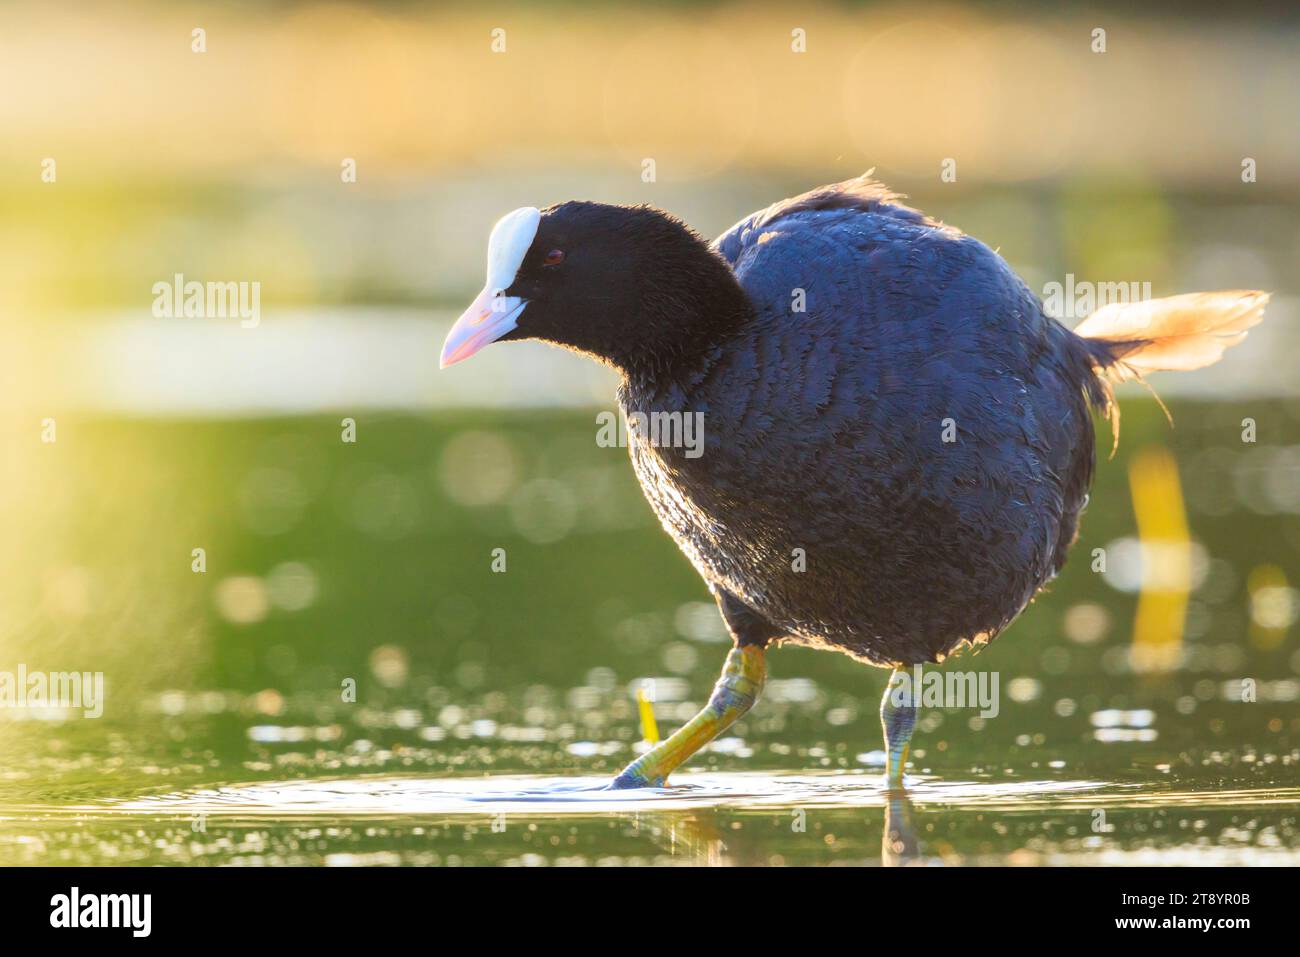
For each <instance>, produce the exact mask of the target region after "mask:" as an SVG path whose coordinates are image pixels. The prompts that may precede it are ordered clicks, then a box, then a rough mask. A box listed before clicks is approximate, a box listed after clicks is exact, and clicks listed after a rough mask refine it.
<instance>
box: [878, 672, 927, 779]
mask: <svg viewBox="0 0 1300 957" xmlns="http://www.w3.org/2000/svg"><path fill="white" fill-rule="evenodd" d="M919 693H920V689H919V688H913V687H912V683H911V680H910V678H909V676H908V674H907V672H905V671H901V670H895V671H894V672H893V673H892V674H891V675H890V676H889V683H888V684H887V685H885V696H884V697H883V698H881V699H880V726H881V727H882V728H884V730H885V783H887V784H888V785H889V787H891V788H901V787H902V786H903V768H904V767H905V766H906V765H907V752H908V746H909V743H910V742H911V740H912V729H913V728H914V727H916V712H917V700H918V698H919Z"/></svg>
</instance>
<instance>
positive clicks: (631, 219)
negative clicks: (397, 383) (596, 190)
mask: <svg viewBox="0 0 1300 957" xmlns="http://www.w3.org/2000/svg"><path fill="white" fill-rule="evenodd" d="M736 295H740V296H741V299H742V300H743V293H740V288H739V286H738V285H737V284H736V282H735V278H734V276H733V275H732V273H731V269H730V267H729V266H728V265H727V264H726V262H725V261H724V260H722V259H721V258H720V257H719V256H718V255H717V254H715V253H714V252H713V251H712V250H711V249H710V248H709V247H708V245H707V244H706V243H705V242H704V240H703V239H701V238H700V237H699V236H698V235H697V234H696V233H694V232H693V231H692V230H691V229H690V228H689V227H687V226H686V225H685V224H683V223H681V222H680V221H679V220H677V219H675V218H673V217H672V216H669V215H668V214H667V213H664V212H661V211H659V210H656V209H652V208H650V207H647V206H615V205H609V204H605V203H591V202H577V201H575V202H567V203H561V204H559V205H556V206H551V207H548V208H547V209H540V210H539V209H537V208H535V207H532V206H525V207H522V208H520V209H516V210H515V211H514V212H511V213H507V214H506V215H505V216H503V217H502V218H501V219H500V220H499V221H498V222H497V224H496V225H495V226H494V227H493V228H492V233H491V235H490V237H489V238H488V253H487V282H486V284H485V285H484V287H483V290H482V291H481V292H480V293H479V294H478V296H477V297H475V299H474V301H473V302H472V303H471V304H470V306H469V308H468V309H466V310H465V312H464V313H463V314H462V315H461V317H460V318H459V319H457V320H456V323H455V325H454V326H452V329H451V332H450V333H448V335H447V340H446V342H445V343H444V344H443V348H442V358H441V366H442V368H444V369H445V368H446V367H447V366H450V365H453V364H455V363H457V362H460V361H462V360H464V359H468V358H469V357H470V356H472V355H474V354H475V353H476V352H478V351H479V350H480V349H482V348H483V347H484V346H487V345H489V344H490V343H493V342H501V341H510V340H517V339H540V340H543V341H546V342H551V343H554V344H556V345H560V346H564V347H565V348H568V349H572V350H574V351H576V352H581V353H585V354H588V355H591V356H594V357H596V358H598V359H601V360H603V361H605V362H608V363H611V364H613V365H615V366H619V367H622V368H627V367H628V366H629V365H631V364H634V363H635V362H636V361H637V360H638V358H645V357H649V356H664V355H668V356H671V355H678V354H680V353H681V352H682V350H683V348H684V346H685V344H686V343H688V342H691V341H693V340H694V339H695V338H697V337H698V335H699V333H700V331H701V330H702V329H704V328H706V327H708V326H709V325H710V322H711V319H710V317H715V316H716V315H717V314H718V313H719V312H722V313H725V312H727V311H728V310H727V309H721V310H719V309H717V308H710V302H711V301H712V300H714V299H717V298H718V297H719V296H731V297H733V298H734V297H735V296H736Z"/></svg>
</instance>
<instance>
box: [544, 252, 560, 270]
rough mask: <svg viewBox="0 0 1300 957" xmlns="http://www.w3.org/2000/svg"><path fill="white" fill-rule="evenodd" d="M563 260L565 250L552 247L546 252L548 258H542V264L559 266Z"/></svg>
mask: <svg viewBox="0 0 1300 957" xmlns="http://www.w3.org/2000/svg"><path fill="white" fill-rule="evenodd" d="M562 262H564V250H563V249H552V250H551V251H550V252H549V253H547V254H546V258H545V259H543V260H542V265H543V266H558V265H559V264H560V263H562Z"/></svg>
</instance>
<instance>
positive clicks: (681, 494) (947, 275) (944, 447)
mask: <svg viewBox="0 0 1300 957" xmlns="http://www.w3.org/2000/svg"><path fill="white" fill-rule="evenodd" d="M714 248H715V249H716V250H717V252H719V253H720V254H721V255H722V256H723V257H724V258H725V259H726V260H727V261H728V262H729V263H730V264H731V265H732V267H733V269H734V271H735V274H736V276H737V278H738V279H739V281H740V283H741V286H742V287H743V288H744V290H745V292H746V293H747V294H748V296H749V298H750V300H751V302H752V304H753V306H754V310H755V313H754V316H753V318H752V320H751V321H750V322H748V323H747V324H745V325H744V326H743V327H742V328H741V329H740V330H739V331H738V332H737V333H736V334H734V336H732V337H731V338H729V339H728V340H727V341H725V342H724V343H722V344H720V345H719V346H718V347H717V348H715V349H714V350H713V351H712V352H711V353H710V354H709V355H708V356H707V357H706V359H705V360H704V361H703V362H702V363H700V364H699V366H698V367H697V368H695V369H693V370H688V371H687V372H685V373H683V374H681V375H678V376H677V377H675V378H674V379H673V380H672V381H670V382H665V383H658V384H656V386H655V387H654V388H653V389H652V388H649V387H637V386H633V385H627V386H625V388H624V390H623V393H622V395H621V399H622V401H623V403H624V405H625V406H626V407H627V409H628V410H629V411H646V412H650V411H655V410H660V411H662V410H681V411H685V412H700V413H703V416H704V418H703V425H704V436H705V445H704V452H703V454H702V455H700V456H699V457H698V458H691V457H688V456H686V455H684V454H683V453H682V451H681V450H672V449H665V448H655V447H651V446H650V445H648V444H646V443H644V442H636V441H634V443H633V450H632V456H633V461H634V464H635V467H636V469H637V473H638V476H639V477H640V479H641V481H642V485H643V487H644V488H645V490H646V494H647V496H648V498H649V499H650V501H651V504H652V506H653V507H654V508H655V510H656V512H657V513H658V514H659V516H660V519H661V520H662V521H663V523H664V525H665V527H666V528H667V529H668V530H669V531H670V532H671V533H672V534H673V536H674V537H675V538H676V539H677V541H678V542H679V544H680V545H681V546H682V548H683V550H684V551H685V552H686V554H687V555H688V556H689V557H690V558H691V560H692V561H693V562H694V563H695V565H696V566H697V568H698V569H699V570H700V571H701V573H702V574H703V575H704V576H705V578H706V579H708V580H710V581H711V582H714V583H715V584H717V585H719V586H721V587H722V588H725V589H726V590H727V591H729V592H731V593H732V594H733V595H735V596H736V597H737V598H739V599H740V600H741V601H743V602H745V603H746V604H748V605H749V606H751V607H752V608H754V609H755V610H756V611H758V612H759V613H760V614H761V615H763V616H764V617H766V618H767V619H768V620H769V621H771V622H772V623H773V624H774V625H775V626H776V627H777V628H779V629H781V630H783V631H785V632H787V633H788V634H789V635H791V636H792V637H793V638H795V639H796V640H801V641H804V642H806V643H809V644H814V645H827V646H833V647H836V648H839V649H840V650H843V651H847V652H849V653H850V654H853V655H854V656H856V657H859V658H862V659H865V660H869V661H872V662H875V663H879V664H895V663H913V662H917V661H924V660H935V659H937V658H941V657H942V656H943V655H945V654H947V653H948V652H949V651H951V650H952V649H953V648H954V647H955V646H957V645H959V644H960V643H961V642H962V641H963V640H972V641H977V640H981V639H984V638H987V637H992V636H993V635H995V634H996V633H997V632H998V631H999V630H1000V629H1001V628H1003V627H1004V626H1005V625H1006V624H1007V623H1008V622H1009V621H1010V620H1011V619H1012V618H1013V617H1014V616H1015V615H1016V614H1017V613H1018V612H1019V611H1020V610H1021V609H1022V608H1023V607H1024V605H1025V604H1026V603H1027V602H1028V600H1029V599H1030V598H1031V597H1032V596H1033V594H1034V592H1035V591H1037V590H1038V588H1040V587H1041V586H1042V585H1043V583H1044V582H1046V581H1047V580H1048V579H1049V578H1050V577H1051V576H1052V575H1053V574H1054V573H1055V572H1056V571H1057V570H1059V568H1060V566H1061V564H1062V563H1063V561H1064V558H1065V553H1066V550H1067V549H1068V546H1069V544H1070V542H1071V540H1072V539H1073V537H1074V533H1075V526H1076V521H1077V517H1078V513H1079V510H1080V508H1081V507H1082V504H1083V501H1084V498H1085V495H1086V490H1087V485H1088V483H1089V481H1090V479H1091V473H1092V468H1093V460H1094V449H1093V431H1092V422H1091V417H1090V414H1089V410H1088V405H1087V401H1086V400H1085V397H1084V392H1085V388H1086V387H1087V383H1088V381H1089V379H1090V377H1091V376H1092V372H1091V368H1090V365H1089V361H1088V357H1087V354H1086V351H1085V350H1084V349H1083V348H1082V347H1081V346H1080V345H1079V340H1077V339H1075V338H1074V337H1073V336H1072V335H1071V334H1070V333H1069V332H1068V330H1066V329H1065V328H1064V327H1062V326H1061V325H1059V324H1058V323H1056V322H1054V321H1053V320H1051V319H1049V318H1048V317H1046V316H1045V315H1044V314H1043V312H1042V309H1041V306H1040V304H1039V302H1038V300H1037V299H1036V298H1035V297H1034V296H1033V294H1032V293H1031V292H1030V291H1029V289H1028V288H1027V287H1026V286H1025V285H1024V283H1023V282H1021V281H1020V279H1019V278H1018V277H1016V276H1015V274H1014V273H1012V271H1011V270H1010V269H1009V268H1008V267H1007V266H1006V264H1005V263H1004V262H1003V261H1002V260H1001V259H1000V258H999V257H998V256H997V255H996V254H995V253H994V252H993V251H991V250H990V249H988V247H986V246H984V245H983V244H982V243H980V242H978V241H976V240H974V239H972V238H970V237H967V236H963V235H962V234H960V233H959V232H957V231H956V230H953V229H950V228H947V227H943V226H941V225H940V224H937V223H934V222H932V221H931V220H928V219H926V218H925V217H924V216H922V215H921V214H920V213H917V212H916V211H914V210H910V209H908V208H906V207H904V206H901V205H900V204H898V203H897V202H896V200H895V198H894V197H893V196H892V195H891V194H889V193H887V192H886V191H885V190H883V188H881V187H879V186H877V185H875V184H873V183H871V182H870V181H868V180H865V179H864V180H853V181H850V182H849V183H845V184H840V185H838V186H834V187H826V188H823V189H822V190H816V191H814V192H812V193H809V194H805V195H804V196H801V197H796V198H795V199H793V200H787V201H785V202H784V203H781V204H778V205H777V206H774V207H771V208H769V209H767V210H763V211H761V212H758V213H755V214H754V215H752V216H750V217H748V218H746V219H745V220H743V221H742V222H740V223H739V224H737V225H736V226H735V227H733V228H732V229H731V230H729V231H728V232H727V233H726V234H725V235H723V236H722V237H720V238H719V239H718V240H717V241H716V242H715V244H714Z"/></svg>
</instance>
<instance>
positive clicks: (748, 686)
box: [610, 645, 767, 789]
mask: <svg viewBox="0 0 1300 957" xmlns="http://www.w3.org/2000/svg"><path fill="white" fill-rule="evenodd" d="M766 674H767V666H766V664H765V663H764V660H763V649H762V647H761V646H759V645H741V646H740V647H737V648H732V649H731V651H730V652H729V653H728V655H727V663H726V664H725V665H724V666H723V668H722V677H721V678H719V679H718V683H717V684H716V685H714V686H713V694H711V695H710V696H709V703H708V704H706V705H705V706H704V710H703V711H701V712H700V713H699V714H697V715H696V716H695V717H694V718H692V719H691V720H690V721H688V722H687V723H686V724H685V725H683V726H682V727H681V728H679V729H678V731H677V732H676V733H675V734H674V735H673V736H672V737H670V738H669V739H668V740H667V741H663V742H661V743H660V744H657V745H656V746H655V747H653V748H651V749H650V750H649V751H647V752H646V753H645V754H643V755H641V757H639V758H637V759H636V760H635V761H633V762H632V763H631V764H629V765H628V766H627V767H626V768H624V769H623V773H621V774H620V775H619V776H618V777H616V778H615V779H614V781H613V783H612V784H610V787H611V788H616V789H618V788H647V787H656V788H657V787H663V785H664V782H665V781H667V780H668V775H669V774H671V773H672V772H673V770H674V769H675V768H677V767H678V766H679V765H680V764H682V762H684V761H686V759H687V758H689V757H690V756H691V755H693V754H694V753H695V752H696V751H698V750H700V748H702V747H704V746H705V745H706V744H708V743H709V742H710V741H712V740H713V739H714V738H716V737H717V736H718V735H719V734H721V733H722V732H723V731H725V730H726V729H727V728H729V727H731V725H732V724H733V723H735V721H736V720H737V719H738V718H740V717H741V715H743V714H744V713H745V712H746V711H748V710H749V709H750V708H751V707H753V705H754V702H755V701H757V700H758V695H759V692H760V691H762V690H763V679H764V677H765V676H766Z"/></svg>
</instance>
